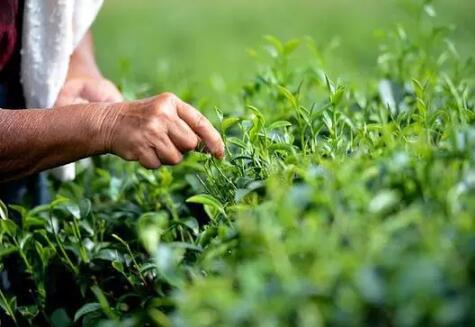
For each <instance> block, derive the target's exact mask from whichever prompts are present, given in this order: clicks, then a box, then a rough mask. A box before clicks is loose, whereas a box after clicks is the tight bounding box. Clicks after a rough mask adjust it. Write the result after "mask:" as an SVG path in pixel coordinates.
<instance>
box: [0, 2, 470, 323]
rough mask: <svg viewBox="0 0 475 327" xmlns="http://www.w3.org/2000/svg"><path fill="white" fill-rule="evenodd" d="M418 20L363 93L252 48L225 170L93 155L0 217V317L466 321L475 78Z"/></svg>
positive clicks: (212, 164)
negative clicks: (253, 61) (51, 195)
mask: <svg viewBox="0 0 475 327" xmlns="http://www.w3.org/2000/svg"><path fill="white" fill-rule="evenodd" d="M419 9H420V12H418V16H419V20H420V21H419V24H420V31H418V32H415V31H410V32H409V31H406V30H405V29H404V28H403V27H401V26H398V27H397V28H396V29H395V31H392V32H389V33H387V35H386V36H385V41H384V42H383V44H382V45H381V55H380V56H379V58H378V65H379V69H380V73H381V78H380V79H378V80H374V81H369V82H368V83H367V85H365V86H364V87H362V86H357V87H352V86H350V85H347V84H345V83H342V82H341V81H338V80H337V81H333V80H332V79H331V78H329V77H327V76H326V75H325V72H324V67H325V62H326V60H328V58H327V57H326V56H325V55H324V52H325V51H324V50H323V49H321V48H319V47H317V46H316V45H315V44H314V43H313V42H312V41H311V40H309V39H302V40H292V41H289V42H281V41H279V40H278V39H276V38H273V37H270V36H269V37H266V40H267V45H266V47H265V48H264V49H265V53H266V54H264V53H261V52H256V53H255V55H256V56H259V58H260V59H261V61H262V62H265V63H266V64H264V65H263V67H262V69H261V71H260V72H259V73H258V74H257V75H256V78H255V80H253V81H252V82H250V83H249V84H248V85H246V86H245V87H244V88H243V92H242V94H240V96H239V101H230V103H233V104H232V105H229V108H221V109H218V108H216V114H217V117H218V122H217V126H218V127H219V128H220V130H221V132H222V134H223V136H224V137H225V139H226V144H227V156H226V159H225V160H224V161H222V162H220V161H216V160H214V159H212V158H210V157H209V156H208V155H206V154H202V153H194V154H191V155H189V156H188V157H187V159H186V160H185V162H184V163H182V164H181V165H180V166H178V167H174V168H161V169H160V170H158V171H147V170H145V169H142V168H139V167H138V166H137V165H135V164H130V163H124V162H121V161H119V160H118V159H116V158H114V157H104V158H96V159H95V168H94V169H84V170H83V171H82V172H81V173H80V175H79V177H78V179H77V180H76V181H75V182H74V183H71V184H67V185H63V186H62V187H61V188H60V190H59V192H58V195H57V197H56V198H55V200H54V201H53V202H52V203H51V204H49V205H45V206H41V207H37V208H34V209H31V210H27V209H25V208H22V207H18V206H17V207H15V206H12V207H11V208H9V210H8V211H9V212H10V218H8V217H9V216H8V215H9V214H8V213H7V208H5V207H3V206H2V207H0V214H1V219H0V226H1V230H0V258H1V267H0V268H1V270H3V271H6V273H5V272H4V273H3V275H2V279H3V281H2V289H1V290H0V306H1V308H2V309H3V310H4V318H2V319H9V320H8V321H9V322H10V323H16V324H18V325H27V324H36V325H41V324H48V325H53V326H70V325H72V324H74V323H78V324H82V325H84V326H93V325H97V324H100V325H101V326H119V325H120V326H143V325H157V326H171V325H176V326H292V325H299V326H318V325H323V324H330V325H349V324H351V325H362V324H366V323H371V324H378V325H394V324H396V325H421V324H439V325H471V324H474V323H475V312H474V311H473V307H474V305H475V304H474V298H475V282H474V281H475V107H474V100H475V96H474V92H473V91H474V89H473V79H472V78H471V76H474V73H475V70H474V66H473V62H472V61H471V60H466V59H464V58H462V57H461V56H460V55H459V54H458V53H457V51H456V46H455V45H454V44H452V43H451V42H450V40H449V39H448V35H449V34H450V30H449V29H446V28H443V27H440V26H437V25H436V20H435V19H434V18H433V16H434V11H433V8H432V6H431V5H430V3H429V2H425V4H424V5H421V7H420V8H419ZM297 48H305V49H307V51H309V52H310V53H311V54H312V60H311V61H306V62H303V61H295V60H292V55H293V53H294V51H296V49H297ZM128 93H129V94H130V93H131V92H130V90H129V92H128ZM7 275H8V276H7ZM6 286H8V287H6ZM7 317H9V318H7ZM2 322H3V321H2Z"/></svg>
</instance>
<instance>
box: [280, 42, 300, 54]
mask: <svg viewBox="0 0 475 327" xmlns="http://www.w3.org/2000/svg"><path fill="white" fill-rule="evenodd" d="M301 43H302V42H301V41H300V40H299V39H293V40H290V41H288V42H287V43H285V45H284V54H285V55H286V56H288V55H290V54H292V53H293V52H294V51H295V50H296V49H298V47H299V46H300V44H301Z"/></svg>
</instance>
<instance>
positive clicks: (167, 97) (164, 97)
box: [158, 92, 177, 102]
mask: <svg viewBox="0 0 475 327" xmlns="http://www.w3.org/2000/svg"><path fill="white" fill-rule="evenodd" d="M176 99H177V96H176V95H175V94H173V93H171V92H164V93H162V94H160V95H159V96H158V100H160V101H163V102H173V101H175V100H176Z"/></svg>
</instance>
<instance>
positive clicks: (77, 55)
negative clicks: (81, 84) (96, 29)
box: [68, 32, 102, 79]
mask: <svg viewBox="0 0 475 327" xmlns="http://www.w3.org/2000/svg"><path fill="white" fill-rule="evenodd" d="M78 77H88V78H102V74H101V72H100V70H99V68H98V67H97V64H96V59H95V56H94V42H93V39H92V34H91V32H87V33H86V35H85V36H84V37H83V39H82V40H81V42H79V44H78V46H77V48H76V49H75V51H74V53H73V54H72V55H71V58H70V62H69V71H68V79H69V78H78Z"/></svg>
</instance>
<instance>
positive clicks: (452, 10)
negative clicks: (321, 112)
mask: <svg viewBox="0 0 475 327" xmlns="http://www.w3.org/2000/svg"><path fill="white" fill-rule="evenodd" d="M415 3H421V1H415V0H181V1H177V0H134V1H130V0H109V1H106V3H105V6H104V8H103V10H102V12H101V13H100V15H99V17H98V19H97V21H96V23H95V25H94V34H95V38H96V48H97V56H98V61H99V64H100V66H101V67H102V69H103V71H104V73H105V74H106V75H107V76H108V77H109V78H111V79H113V80H114V81H116V82H118V81H120V80H121V79H127V80H132V81H136V82H145V83H149V84H151V85H153V89H152V90H149V91H152V92H160V91H164V90H168V91H176V92H179V90H183V89H185V88H187V87H188V88H190V89H194V91H195V92H198V93H203V94H212V92H213V90H214V91H216V89H219V91H221V93H226V92H235V91H236V89H237V88H238V86H239V85H241V84H242V83H243V82H244V81H246V80H247V79H248V77H249V76H251V75H250V74H251V73H252V72H253V71H255V69H256V68H255V60H254V59H253V58H251V56H250V55H249V54H248V51H247V50H248V49H249V48H255V47H259V46H261V45H262V44H263V38H262V36H263V35H266V34H272V35H275V36H277V37H279V38H282V39H284V40H287V39H292V38H299V37H302V36H310V37H312V38H314V39H315V41H316V42H317V45H319V46H329V45H331V46H334V49H333V51H332V55H331V56H332V58H331V59H332V60H331V65H329V66H328V67H327V69H328V72H329V74H330V76H332V77H334V78H335V77H340V78H344V79H350V80H353V81H354V80H358V81H364V80H365V78H366V77H368V76H371V75H372V74H374V73H375V62H376V58H377V53H378V46H377V44H378V42H379V40H378V37H377V35H378V30H382V29H386V30H387V29H388V28H391V27H394V26H395V24H397V23H402V24H405V25H406V24H407V26H409V33H410V31H411V29H413V28H416V25H415V24H414V19H413V17H412V18H411V15H412V14H411V12H412V11H411V7H412V6H413V5H414V4H415ZM434 7H435V8H436V10H437V15H438V17H437V19H438V21H439V22H440V24H453V25H454V26H455V25H456V29H455V30H454V32H453V34H454V38H455V40H456V43H457V46H458V47H459V50H460V52H461V53H462V54H464V55H469V54H471V53H473V51H474V49H475V19H473V14H474V13H475V1H474V0H444V1H442V0H439V1H434ZM223 81H226V83H224V82H223ZM223 91H225V92H223ZM210 92H211V93H210Z"/></svg>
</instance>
